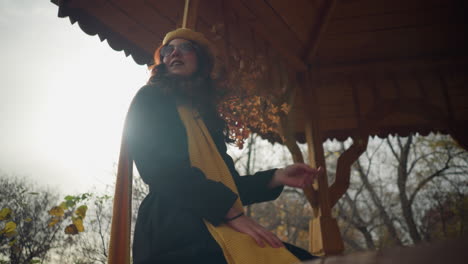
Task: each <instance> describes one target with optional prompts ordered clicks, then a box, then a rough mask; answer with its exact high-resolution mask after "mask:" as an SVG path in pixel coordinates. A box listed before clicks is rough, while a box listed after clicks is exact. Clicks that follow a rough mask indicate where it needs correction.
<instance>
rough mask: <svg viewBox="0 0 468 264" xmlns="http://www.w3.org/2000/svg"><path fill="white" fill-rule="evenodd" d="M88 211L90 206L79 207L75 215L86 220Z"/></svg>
mask: <svg viewBox="0 0 468 264" xmlns="http://www.w3.org/2000/svg"><path fill="white" fill-rule="evenodd" d="M87 210H88V206H86V205H82V206H80V207H78V209H76V211H75V214H76V215H77V216H79V217H81V219H84V218H85V216H86V211H87Z"/></svg>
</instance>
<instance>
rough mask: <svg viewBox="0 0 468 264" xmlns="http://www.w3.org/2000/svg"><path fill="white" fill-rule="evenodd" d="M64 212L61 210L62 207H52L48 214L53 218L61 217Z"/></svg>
mask: <svg viewBox="0 0 468 264" xmlns="http://www.w3.org/2000/svg"><path fill="white" fill-rule="evenodd" d="M64 213H65V211H64V210H63V208H62V207H60V206H54V207H53V208H52V209H50V211H49V214H50V215H53V216H63V215H64Z"/></svg>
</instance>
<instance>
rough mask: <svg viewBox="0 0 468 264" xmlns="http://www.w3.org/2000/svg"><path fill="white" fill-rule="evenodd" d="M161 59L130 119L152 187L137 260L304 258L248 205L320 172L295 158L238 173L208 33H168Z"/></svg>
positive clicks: (133, 143)
mask: <svg viewBox="0 0 468 264" xmlns="http://www.w3.org/2000/svg"><path fill="white" fill-rule="evenodd" d="M155 62H156V66H155V67H154V68H153V69H152V76H151V77H150V80H149V81H148V85H146V86H144V87H143V88H141V90H140V91H139V92H138V93H137V95H136V96H135V98H134V100H133V102H132V105H131V107H130V110H129V113H128V117H127V124H126V134H125V135H126V141H127V144H128V147H129V152H130V156H131V158H132V159H133V160H134V162H135V164H136V166H137V169H138V171H139V173H140V175H141V177H142V179H143V180H144V181H145V182H146V183H147V184H148V185H149V187H150V192H149V194H148V196H147V197H146V198H145V199H144V201H143V202H142V203H141V206H140V209H139V212H138V218H137V223H136V226H135V234H134V243H133V263H135V264H143V263H193V262H196V263H197V262H200V263H294V262H298V259H297V258H296V257H295V256H294V255H292V254H291V253H290V252H289V251H288V250H286V249H285V248H284V247H285V244H283V243H282V242H281V241H280V240H279V239H278V238H277V237H276V236H275V235H274V234H273V233H271V232H269V231H268V230H266V229H264V228H263V227H261V226H260V225H259V224H257V223H256V222H255V221H254V220H252V219H251V218H249V217H247V216H246V215H244V214H243V211H242V210H243V209H242V205H248V204H252V203H256V202H263V201H268V200H273V199H276V198H277V197H278V196H279V194H280V193H281V191H282V189H283V186H284V185H287V186H292V187H304V186H306V185H308V184H311V183H312V180H313V178H314V177H315V176H316V174H317V173H319V171H318V170H315V169H312V168H310V167H309V166H307V165H305V164H294V165H291V166H288V167H286V168H284V169H275V170H269V171H263V172H258V173H256V174H255V175H252V176H244V177H240V176H239V174H238V173H237V172H236V170H235V168H234V163H233V161H232V159H231V157H229V156H228V155H227V154H226V145H225V142H229V139H228V137H227V129H226V124H225V123H224V121H223V120H222V119H220V117H219V116H218V115H217V112H216V109H215V104H214V84H213V81H212V79H211V77H210V74H211V71H212V69H213V62H214V56H213V50H212V48H211V44H210V42H209V41H208V40H207V39H206V38H205V37H204V36H203V35H202V34H201V33H197V32H194V31H191V30H189V29H185V28H184V29H178V30H175V31H172V32H169V33H168V34H167V35H166V37H165V38H164V40H163V44H162V46H161V47H160V48H159V49H157V50H156V53H155ZM241 202H242V203H241ZM286 247H287V248H288V249H289V250H290V251H292V252H293V253H294V254H296V255H298V256H299V258H301V259H307V258H310V257H311V255H310V254H308V253H307V252H306V251H304V250H301V249H299V248H296V247H294V246H291V245H286ZM272 260H273V261H276V262H272Z"/></svg>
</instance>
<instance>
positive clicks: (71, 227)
mask: <svg viewBox="0 0 468 264" xmlns="http://www.w3.org/2000/svg"><path fill="white" fill-rule="evenodd" d="M65 234H67V235H76V234H78V229H77V228H76V226H75V225H74V224H71V225H69V226H67V227H65Z"/></svg>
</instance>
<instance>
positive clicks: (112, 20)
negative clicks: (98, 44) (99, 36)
mask: <svg viewBox="0 0 468 264" xmlns="http://www.w3.org/2000/svg"><path fill="white" fill-rule="evenodd" d="M102 3H103V4H98V5H89V6H87V7H86V8H87V9H86V12H88V13H89V14H90V15H92V16H94V17H96V18H97V19H98V20H99V21H101V22H102V23H103V24H104V25H107V26H108V27H109V29H110V30H112V31H114V32H116V33H118V34H120V35H122V36H123V37H125V38H127V39H128V40H129V41H131V42H132V43H134V44H135V46H138V47H140V48H141V49H143V50H145V51H146V52H148V53H149V54H152V53H153V52H154V50H155V47H156V46H157V45H158V44H157V43H160V36H156V35H154V34H153V33H152V32H149V31H147V30H146V29H145V28H144V27H141V25H140V24H139V23H137V22H136V21H134V20H133V19H132V18H131V17H129V16H128V15H127V14H125V13H123V12H122V11H121V10H119V8H118V7H116V6H115V5H114V4H113V3H111V2H107V1H106V2H102ZM114 45H115V44H114Z"/></svg>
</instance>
